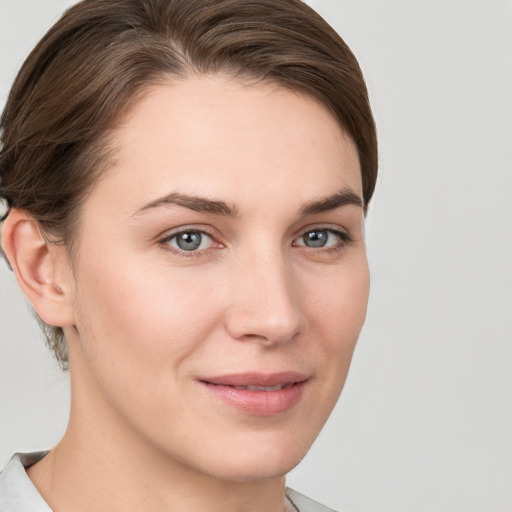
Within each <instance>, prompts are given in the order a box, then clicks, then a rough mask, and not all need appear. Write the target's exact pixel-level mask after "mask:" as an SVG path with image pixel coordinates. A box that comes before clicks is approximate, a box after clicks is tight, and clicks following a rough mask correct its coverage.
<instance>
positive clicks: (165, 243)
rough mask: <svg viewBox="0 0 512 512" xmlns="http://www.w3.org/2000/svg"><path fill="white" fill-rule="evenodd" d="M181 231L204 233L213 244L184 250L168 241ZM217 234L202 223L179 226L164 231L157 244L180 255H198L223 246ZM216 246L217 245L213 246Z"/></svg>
mask: <svg viewBox="0 0 512 512" xmlns="http://www.w3.org/2000/svg"><path fill="white" fill-rule="evenodd" d="M182 233H200V234H201V235H206V236H207V237H209V238H211V240H212V241H213V244H212V245H213V246H212V247H208V248H206V249H197V250H194V251H185V250H183V249H180V248H179V247H174V246H172V245H170V244H169V241H170V240H172V239H173V238H175V237H177V236H179V235H180V234H182ZM218 238H219V237H218V236H217V235H216V234H214V233H213V229H211V228H209V227H208V226H204V225H200V226H198V225H188V226H179V227H177V228H174V229H172V230H170V231H167V232H165V233H164V234H163V235H161V236H159V237H158V244H159V245H161V246H162V247H163V248H164V250H166V251H169V252H172V253H174V254H178V255H180V256H185V257H190V256H200V255H202V254H204V253H205V252H207V251H209V250H210V249H215V248H217V249H220V248H223V247H224V244H223V243H222V242H220V241H219V240H218ZM215 246H217V247H215Z"/></svg>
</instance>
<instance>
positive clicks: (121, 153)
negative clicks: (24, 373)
mask: <svg viewBox="0 0 512 512" xmlns="http://www.w3.org/2000/svg"><path fill="white" fill-rule="evenodd" d="M114 148H115V158H114V164H113V166H112V168H111V169H110V170H109V171H108V172H107V173H106V174H105V175H104V176H103V177H102V179H101V180H100V181H99V182H98V183H97V185H96V186H95V188H94V189H93V191H92V193H91V194H90V195H89V196H88V198H87V200H86V201H85V203H84V205H83V216H82V222H81V225H80V232H79V239H78V251H77V254H78V256H77V258H76V260H75V261H74V268H73V273H74V274H73V275H74V284H73V286H74V300H73V308H74V311H75V313H74V315H75V323H76V331H75V330H74V329H71V328H66V334H67V337H68V343H69V352H70V359H71V372H72V379H73V397H74V403H73V406H72V422H73V421H74V422H75V424H76V423H77V421H78V423H79V424H82V425H91V424H92V423H93V422H94V424H95V425H96V427H98V426H99V427H98V431H102V432H103V435H104V436H107V437H108V436H109V435H113V434H111V433H112V432H115V436H116V442H117V443H118V444H122V443H123V442H125V440H128V439H129V440H130V441H129V442H130V449H132V450H139V451H140V453H144V452H145V451H146V453H147V451H148V450H149V451H151V450H153V451H154V453H159V454H160V456H163V457H165V458H166V459H167V460H168V461H171V462H172V463H176V464H178V465H180V466H181V467H184V468H187V469H189V470H193V471H199V472H201V473H203V474H207V475H215V476H217V477H220V478H223V479H228V480H237V481H248V480H256V479H260V478H271V477H275V476H278V475H282V474H284V473H286V472H287V471H288V470H290V469H291V468H292V467H293V466H294V465H295V464H297V463H298V462H299V461H300V459H301V458H302V457H303V456H304V455H305V453H306V451H307V450H308V449H309V447H310V445H311V443H312V442H313V440H314V439H315V437H316V436H317V434H318V433H319V431H320V429H321V428H322V426H323V424H324V422H325V421H326V419H327V417H328V415H329V413H330V412H331V410H332V408H333V406H334V404H335V403H336V400H337V398H338V395H339V393H340V391H341V389H342V387H343V383H344V381H345V378H346V375H347V371H348V368H349V364H350V359H351V356H352V352H353V350H354V346H355V344H356V340H357V337H358V335H359V332H360V329H361V326H362V324H363V320H364V317H365V312H366V304H367V297H368V288H369V274H368V267H367V260H366V255H365V242H364V234H363V208H362V205H361V176H360V167H359V161H358V156H357V151H356V148H355V146H354V144H353V142H352V141H351V140H350V139H349V138H348V137H347V136H345V135H344V133H343V132H342V131H341V129H340V127H339V125H338V124H337V122H336V121H335V119H334V117H333V116H332V115H331V114H330V113H329V111H328V110H327V109H326V108H325V107H324V106H323V105H321V104H320V103H319V102H317V101H316V100H314V99H312V98H311V97H309V96H306V95H303V94H300V93H297V92H293V91H290V90H287V89H284V88H281V87H278V86H273V85H264V86H263V85H261V84H260V85H257V86H249V85H243V84H241V83H240V82H238V81H233V80H231V81H230V80H228V79H227V78H224V77H222V76H209V77H202V78H198V77H195V78H190V79H188V80H186V81H183V82H178V83H169V84H160V85H155V86H153V88H152V89H151V90H150V91H149V92H148V93H147V94H146V95H145V96H144V97H143V98H142V99H141V100H140V101H139V102H138V103H137V104H136V105H135V107H134V108H133V110H132V111H131V112H130V114H129V115H128V116H127V117H126V118H125V120H124V122H123V124H122V126H121V127H120V128H119V130H118V131H117V132H116V134H115V136H114ZM73 418H74V420H73ZM80 422H81V423H80ZM98 442H99V441H98Z"/></svg>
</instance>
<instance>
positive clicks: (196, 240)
mask: <svg viewBox="0 0 512 512" xmlns="http://www.w3.org/2000/svg"><path fill="white" fill-rule="evenodd" d="M176 242H177V244H178V247H179V248H180V249H183V250H184V251H193V250H194V249H197V248H198V247H199V246H200V245H201V233H194V232H190V233H181V234H180V235H178V239H177V241H176Z"/></svg>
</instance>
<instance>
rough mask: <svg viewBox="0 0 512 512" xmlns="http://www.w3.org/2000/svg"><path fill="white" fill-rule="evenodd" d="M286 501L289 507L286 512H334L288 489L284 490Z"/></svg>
mask: <svg viewBox="0 0 512 512" xmlns="http://www.w3.org/2000/svg"><path fill="white" fill-rule="evenodd" d="M286 500H287V505H290V506H289V507H288V508H287V510H286V512H288V510H289V511H290V512H336V511H335V510H333V509H332V508H329V507H326V506H325V505H322V504H321V503H318V502H317V501H315V500H312V499H311V498H308V497H307V496H304V494H301V493H300V492H297V491H294V490H293V489H290V488H289V487H287V488H286Z"/></svg>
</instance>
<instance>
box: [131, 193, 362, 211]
mask: <svg viewBox="0 0 512 512" xmlns="http://www.w3.org/2000/svg"><path fill="white" fill-rule="evenodd" d="M167 205H177V206H183V207H184V208H189V209H190V210H193V211H195V212H200V213H211V214H214V215H224V216H227V217H237V216H238V214H239V212H238V208H237V206H236V205H231V206H230V205H228V203H226V202H224V201H217V200H213V199H206V198H204V197H200V196H192V195H188V194H182V193H180V192H172V193H170V194H167V195H165V196H163V197H160V198H158V199H155V200H154V201H151V202H149V203H147V204H145V205H144V206H142V208H140V209H138V210H137V211H136V212H135V213H134V214H133V216H135V217H136V216H138V215H141V214H143V213H145V212H147V211H148V210H152V209H155V208H159V207H161V206H167ZM347 205H353V206H358V207H360V208H363V207H364V205H363V200H362V199H361V197H360V196H359V195H358V194H357V193H356V192H354V191H353V190H351V189H349V188H344V189H342V190H340V191H339V192H337V193H335V194H333V195H330V196H327V197H324V198H321V199H315V200H313V201H310V202H308V203H306V204H304V205H303V206H302V207H301V208H300V210H299V213H300V214H301V215H302V216H304V217H306V216H308V215H314V214H317V213H323V212H327V211H331V210H336V209H337V208H341V207H343V206H347Z"/></svg>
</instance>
